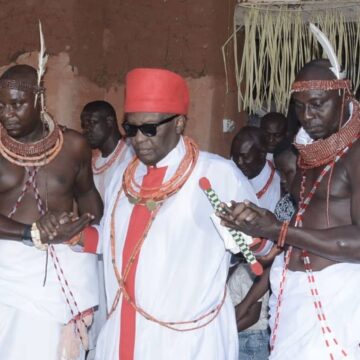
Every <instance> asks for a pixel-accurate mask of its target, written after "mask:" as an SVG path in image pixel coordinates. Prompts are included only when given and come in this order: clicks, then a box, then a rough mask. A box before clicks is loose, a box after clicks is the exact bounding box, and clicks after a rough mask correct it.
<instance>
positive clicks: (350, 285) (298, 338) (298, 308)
mask: <svg viewBox="0 0 360 360" xmlns="http://www.w3.org/2000/svg"><path fill="white" fill-rule="evenodd" d="M283 264H284V256H283V254H280V255H279V256H277V257H276V259H275V261H274V264H273V266H272V268H271V273H270V281H271V289H272V291H273V294H272V296H271V297H270V301H269V306H270V326H271V329H273V328H274V318H275V313H276V302H277V297H278V294H279V285H280V280H281V274H282V269H283ZM314 275H315V283H316V287H317V289H318V291H319V295H320V300H321V303H322V305H323V310H324V314H325V316H326V318H327V323H328V325H329V326H330V328H331V331H332V333H333V337H335V338H336V340H337V341H338V343H339V345H340V347H338V346H334V343H333V342H332V341H331V342H330V343H331V347H330V348H327V347H326V346H325V341H324V337H323V335H322V331H321V326H320V321H319V320H318V318H317V313H316V310H315V307H314V303H313V300H314V299H313V297H312V295H311V293H310V286H309V282H308V279H307V275H306V273H305V272H300V271H289V270H288V272H287V277H286V284H285V290H284V293H283V296H282V304H281V310H280V322H279V328H278V331H277V336H276V341H275V346H274V350H273V352H272V353H271V355H270V358H269V359H271V360H288V359H291V360H323V359H324V360H325V359H330V352H331V353H332V354H333V355H334V360H338V359H349V360H358V359H360V345H359V344H360V291H359V288H360V265H359V264H349V263H339V264H335V265H331V266H329V267H327V268H325V269H324V270H322V271H317V272H314ZM330 339H331V338H330ZM341 349H344V350H345V351H346V352H347V354H348V356H347V357H343V356H341V354H340V353H339V351H340V350H341Z"/></svg>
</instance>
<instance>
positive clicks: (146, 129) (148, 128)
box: [139, 124, 157, 137]
mask: <svg viewBox="0 0 360 360" xmlns="http://www.w3.org/2000/svg"><path fill="white" fill-rule="evenodd" d="M156 127H157V126H156V124H144V125H141V126H139V129H140V131H141V132H142V133H143V134H144V135H145V136H148V137H153V136H155V135H156Z"/></svg>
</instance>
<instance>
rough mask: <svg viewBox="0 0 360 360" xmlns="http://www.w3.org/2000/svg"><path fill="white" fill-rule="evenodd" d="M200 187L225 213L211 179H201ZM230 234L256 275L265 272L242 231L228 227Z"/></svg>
mask: <svg viewBox="0 0 360 360" xmlns="http://www.w3.org/2000/svg"><path fill="white" fill-rule="evenodd" d="M199 185H200V188H201V189H202V190H203V191H204V193H205V195H206V196H207V198H208V199H209V201H210V204H211V205H212V207H213V208H214V210H215V211H218V212H220V213H225V211H224V209H223V208H222V207H221V206H220V205H221V201H220V199H219V197H218V196H217V194H216V193H215V191H214V190H213V189H212V187H211V184H210V181H209V179H208V178H206V177H202V178H201V179H200V180H199ZM226 229H227V230H228V231H229V233H230V235H231V236H232V238H233V239H234V241H235V242H236V244H237V245H238V246H239V248H240V252H241V253H242V254H243V256H244V258H245V260H246V261H247V262H248V263H249V264H250V267H251V271H252V272H253V273H254V274H255V275H261V274H262V272H263V267H262V265H261V264H260V263H259V262H258V261H257V260H256V258H255V256H254V254H253V252H252V251H251V250H250V248H249V245H248V244H247V243H246V242H245V238H244V235H243V233H242V232H240V231H238V230H234V229H230V228H228V227H226Z"/></svg>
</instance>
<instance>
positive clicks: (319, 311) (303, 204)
mask: <svg viewBox="0 0 360 360" xmlns="http://www.w3.org/2000/svg"><path fill="white" fill-rule="evenodd" d="M357 139H358V136H357V137H355V138H354V139H353V140H352V141H351V143H350V144H349V145H348V146H347V147H346V148H344V149H343V150H341V151H340V152H339V153H338V154H337V155H336V157H335V159H334V160H333V162H331V163H330V164H327V165H326V166H325V167H324V169H323V170H322V171H321V173H320V175H319V176H318V178H317V179H316V180H315V182H314V184H313V186H312V188H311V190H310V192H309V193H308V195H307V197H306V198H304V191H305V181H306V176H305V171H303V179H302V183H301V191H300V204H299V210H298V212H297V215H296V220H295V226H297V227H301V226H302V220H303V215H304V213H305V211H306V209H307V207H308V205H309V204H310V201H311V199H312V198H313V196H314V194H315V192H316V190H317V189H318V187H319V185H320V183H321V181H322V180H323V179H324V177H325V175H326V174H328V173H329V172H330V170H331V169H332V168H333V167H334V166H335V164H336V163H337V162H338V161H339V160H340V159H341V158H342V157H343V156H344V155H345V154H346V153H347V152H348V151H349V150H350V148H351V147H352V145H353V144H354V143H355V141H356V140H357ZM291 252H292V247H291V246H290V247H289V249H288V250H287V252H286V254H285V262H284V267H283V271H282V275H281V280H280V286H279V295H278V299H277V305H276V312H275V321H274V329H273V333H272V336H271V341H270V348H271V351H272V350H273V349H274V346H275V341H276V336H277V331H278V328H279V322H280V309H281V303H282V298H283V293H284V288H285V282H286V275H287V271H288V267H289V263H290V258H291ZM302 257H303V261H304V268H305V272H306V274H307V277H308V282H309V285H310V291H311V295H312V297H313V303H314V308H315V311H316V315H317V318H318V320H319V321H320V324H321V331H322V334H323V337H324V342H325V346H326V347H327V348H328V350H329V356H330V359H334V355H333V354H332V353H331V352H330V347H331V344H333V345H335V346H337V347H339V348H340V353H341V355H342V356H343V357H347V353H346V351H345V350H344V349H342V348H341V347H340V344H339V342H338V341H337V339H336V338H335V336H334V334H333V332H332V330H331V328H330V326H329V325H328V324H327V318H326V316H325V314H324V310H323V306H322V303H321V300H320V297H319V291H318V289H317V287H316V281H315V275H314V273H313V270H312V268H311V262H310V257H309V255H308V253H307V251H306V250H303V252H302Z"/></svg>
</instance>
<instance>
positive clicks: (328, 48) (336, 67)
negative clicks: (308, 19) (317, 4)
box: [310, 23, 346, 80]
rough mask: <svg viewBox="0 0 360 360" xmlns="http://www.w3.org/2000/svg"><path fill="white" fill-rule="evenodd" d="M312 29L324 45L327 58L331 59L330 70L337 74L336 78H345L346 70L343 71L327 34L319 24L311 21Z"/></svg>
mask: <svg viewBox="0 0 360 360" xmlns="http://www.w3.org/2000/svg"><path fill="white" fill-rule="evenodd" d="M310 30H311V32H312V33H313V35H314V36H315V38H316V40H317V41H318V42H319V43H320V45H321V46H322V48H323V50H324V52H325V54H326V56H327V58H328V59H329V61H330V64H331V67H330V70H331V71H332V72H333V73H334V75H335V76H336V78H337V79H338V80H340V79H345V77H346V72H345V71H344V72H341V67H340V64H339V61H338V58H337V56H336V54H335V51H334V49H333V47H332V45H331V43H330V41H329V39H328V38H327V37H326V35H325V34H324V33H323V32H322V31H320V29H319V28H318V27H317V26H315V25H314V24H312V23H310Z"/></svg>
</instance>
